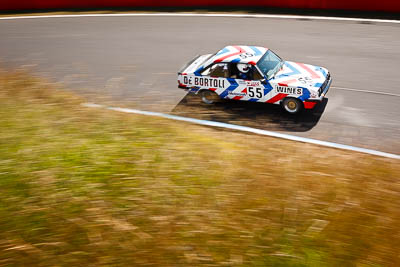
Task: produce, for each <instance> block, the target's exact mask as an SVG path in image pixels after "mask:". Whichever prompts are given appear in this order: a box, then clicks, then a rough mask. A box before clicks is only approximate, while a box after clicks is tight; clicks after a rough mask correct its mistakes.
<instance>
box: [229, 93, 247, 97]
mask: <svg viewBox="0 0 400 267" xmlns="http://www.w3.org/2000/svg"><path fill="white" fill-rule="evenodd" d="M228 95H231V96H246V94H245V93H240V92H229V93H228Z"/></svg>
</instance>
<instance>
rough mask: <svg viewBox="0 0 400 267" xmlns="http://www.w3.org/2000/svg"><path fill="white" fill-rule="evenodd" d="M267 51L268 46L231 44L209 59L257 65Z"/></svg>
mask: <svg viewBox="0 0 400 267" xmlns="http://www.w3.org/2000/svg"><path fill="white" fill-rule="evenodd" d="M267 51H268V48H265V47H260V46H247V45H229V46H226V47H224V48H222V49H221V50H219V51H218V52H217V53H216V54H215V55H214V56H213V57H211V58H210V60H209V61H211V62H213V63H218V62H226V63H247V64H252V65H255V64H257V62H258V61H259V60H260V58H261V57H262V56H263V55H264V54H265V53H266V52H267Z"/></svg>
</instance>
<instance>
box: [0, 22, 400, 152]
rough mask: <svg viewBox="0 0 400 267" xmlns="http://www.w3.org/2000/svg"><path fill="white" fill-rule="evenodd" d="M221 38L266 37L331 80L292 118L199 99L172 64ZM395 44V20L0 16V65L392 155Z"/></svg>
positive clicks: (168, 107)
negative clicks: (316, 100) (311, 106)
mask: <svg viewBox="0 0 400 267" xmlns="http://www.w3.org/2000/svg"><path fill="white" fill-rule="evenodd" d="M228 44H243V45H246V44H251V45H259V46H266V47H269V48H270V49H272V50H274V51H275V52H276V53H277V54H279V55H280V56H281V57H282V58H284V59H287V60H291V61H297V62H304V63H309V64H314V65H319V66H324V67H326V68H328V69H329V71H330V72H331V75H332V77H333V84H332V87H331V90H330V91H329V93H328V99H327V101H325V102H324V103H323V104H322V105H320V106H319V107H318V108H317V109H316V110H315V111H314V112H306V113H304V114H302V115H301V116H297V117H293V116H289V115H287V114H285V113H284V112H283V111H281V110H280V109H279V107H278V106H275V105H266V104H264V105H263V104H257V103H252V104H250V103H239V102H226V103H221V104H218V105H216V106H211V107H209V106H207V107H206V106H204V105H202V104H201V103H199V102H198V101H197V100H196V99H195V98H193V97H191V96H186V93H185V92H184V91H183V90H180V89H178V88H177V82H176V72H177V71H178V70H179V68H180V67H181V66H182V65H183V64H184V63H186V62H187V61H189V60H190V59H192V58H193V57H194V56H195V55H196V54H203V53H210V52H215V51H217V50H219V49H220V48H221V47H223V46H225V45H228ZM399 48H400V24H390V23H360V22H348V21H347V22H345V21H317V20H305V19H302V20H284V19H271V18H224V17H80V18H41V19H23V20H3V21H0V66H2V67H7V68H9V67H12V68H13V67H24V68H27V69H30V70H32V71H34V72H35V73H38V74H39V75H43V76H46V77H51V78H52V79H53V80H55V81H61V82H64V83H65V84H66V85H67V87H68V88H69V89H71V90H75V91H77V92H79V93H82V94H85V95H87V96H88V97H90V98H93V97H94V98H96V97H99V96H107V97H110V98H112V99H113V100H114V101H116V102H122V104H124V105H129V106H132V107H136V108H140V109H144V110H154V111H162V112H172V113H175V114H180V115H184V116H190V117H198V118H206V119H213V120H219V121H224V122H230V123H237V124H242V125H248V126H252V127H256V128H262V129H268V130H276V131H281V132H289V133H290V134H293V135H299V136H304V137H310V138H315V139H320V140H326V141H332V142H338V143H342V144H348V145H354V146H360V147H364V148H370V149H377V150H381V151H385V152H390V153H396V154H400V118H399V115H400V96H394V95H400V86H399V82H400V74H399V67H400V49H399ZM348 89H351V90H348ZM353 89H356V90H367V91H376V92H378V93H371V92H361V91H353ZM379 92H381V93H386V94H380V93H379ZM387 94H393V95H387Z"/></svg>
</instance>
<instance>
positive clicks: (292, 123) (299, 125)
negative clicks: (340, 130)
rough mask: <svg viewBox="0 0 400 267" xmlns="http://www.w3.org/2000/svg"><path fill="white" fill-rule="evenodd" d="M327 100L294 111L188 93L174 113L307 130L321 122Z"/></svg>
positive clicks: (254, 126)
mask: <svg viewBox="0 0 400 267" xmlns="http://www.w3.org/2000/svg"><path fill="white" fill-rule="evenodd" d="M327 103H328V99H327V98H325V99H324V101H322V102H321V103H319V104H318V105H317V106H316V107H315V108H314V109H313V110H304V111H303V112H301V113H300V114H298V115H291V114H288V113H287V112H285V111H284V110H283V109H282V108H281V107H280V106H279V105H273V104H265V103H255V102H244V101H233V100H225V101H221V102H220V103H216V104H212V105H206V104H204V103H202V102H201V100H200V98H199V97H198V96H195V95H192V94H187V95H186V96H185V97H184V98H183V99H182V100H181V101H180V102H179V103H178V105H176V106H175V108H174V109H173V110H172V114H174V115H180V116H185V117H191V118H196V119H203V120H212V121H218V122H225V123H231V124H236V125H243V126H248V127H253V128H257V129H263V130H272V131H290V132H306V131H309V130H311V129H312V128H313V127H314V126H315V125H317V123H318V121H319V119H320V118H321V116H322V114H323V112H324V110H325V107H326V105H327Z"/></svg>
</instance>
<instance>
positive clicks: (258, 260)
mask: <svg viewBox="0 0 400 267" xmlns="http://www.w3.org/2000/svg"><path fill="white" fill-rule="evenodd" d="M55 87H56V86H55V85H52V84H50V83H47V82H44V81H42V80H40V79H37V78H32V77H30V76H29V75H27V74H24V73H6V72H2V73H1V74H0V99H1V106H0V129H1V134H0V265H2V266H21V265H27V266H67V265H69V266H109V265H116V266H133V265H161V266H169V265H188V266H192V265H199V264H206V265H228V266H230V265H258V266H339V265H340V266H342V265H344V266H355V265H357V266H364V265H365V266H369V265H373V266H398V265H400V259H399V253H398V247H399V245H400V181H399V177H400V167H399V164H398V163H399V162H398V161H396V160H389V159H385V158H379V157H373V156H369V155H363V154H358V153H351V152H346V151H341V150H336V149H328V148H322V147H318V146H313V145H306V144H301V143H295V142H290V141H284V140H279V139H274V138H267V137H260V136H256V135H246V134H241V133H234V132H229V131H222V130H216V129H212V128H205V127H200V126H194V125H189V124H185V123H180V122H173V121H168V120H164V119H155V118H152V119H149V118H148V117H142V116H137V115H127V114H119V113H114V112H111V111H102V110H91V109H87V108H84V107H82V106H80V103H81V102H82V100H81V99H80V98H79V97H77V96H75V95H73V94H70V93H67V92H65V91H62V90H59V89H57V88H55Z"/></svg>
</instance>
